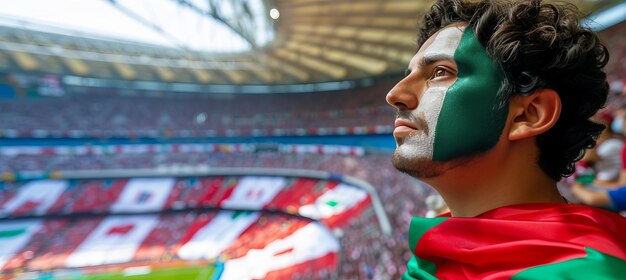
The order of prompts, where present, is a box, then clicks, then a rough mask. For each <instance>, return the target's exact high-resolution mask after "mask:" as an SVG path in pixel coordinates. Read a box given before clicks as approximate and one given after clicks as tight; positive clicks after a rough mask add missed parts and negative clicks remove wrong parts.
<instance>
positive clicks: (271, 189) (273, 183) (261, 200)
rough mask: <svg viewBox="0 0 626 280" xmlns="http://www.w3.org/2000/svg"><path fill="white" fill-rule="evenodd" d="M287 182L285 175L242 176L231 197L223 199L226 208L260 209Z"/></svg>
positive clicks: (223, 205)
mask: <svg viewBox="0 0 626 280" xmlns="http://www.w3.org/2000/svg"><path fill="white" fill-rule="evenodd" d="M286 184H287V179H285V178H283V177H256V176H248V177H244V178H242V179H241V180H240V181H239V183H238V184H237V186H235V189H234V190H233V192H232V194H231V195H230V197H228V198H226V199H225V200H224V201H222V204H221V206H222V207H224V208H235V209H248V210H259V209H263V207H264V206H265V205H266V204H268V203H269V202H270V201H271V200H272V199H273V198H274V197H275V196H276V194H277V193H278V192H280V191H281V190H282V189H283V188H284V187H285V185H286Z"/></svg>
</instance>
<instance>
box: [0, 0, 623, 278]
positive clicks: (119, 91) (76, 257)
mask: <svg viewBox="0 0 626 280" xmlns="http://www.w3.org/2000/svg"><path fill="white" fill-rule="evenodd" d="M15 2H17V1H8V0H0V3H1V4H0V5H1V7H3V9H2V11H0V175H1V177H0V279H215V280H217V279H400V278H401V277H402V275H403V274H404V273H405V271H406V263H407V261H409V259H410V258H411V256H412V254H411V249H410V248H409V244H408V243H407V240H408V234H409V224H410V222H411V217H412V216H425V215H426V214H427V212H430V211H433V210H435V209H433V208H432V203H430V202H428V199H427V198H429V197H432V196H434V195H436V192H435V191H434V190H433V189H432V188H431V187H430V186H428V185H427V184H425V183H423V182H420V181H418V180H416V179H413V178H412V177H410V176H408V175H405V174H402V173H400V172H399V171H397V170H396V169H395V168H394V167H393V165H392V163H391V159H390V158H391V153H392V151H393V149H394V148H395V147H396V143H395V141H394V138H393V136H392V131H393V130H394V124H393V121H394V116H395V113H396V112H395V110H394V109H393V108H392V107H391V106H389V105H388V104H387V103H386V101H385V95H386V94H387V92H388V91H389V90H390V89H391V88H392V87H393V86H394V85H395V84H396V83H397V82H398V81H399V80H400V79H402V78H403V77H404V71H405V69H406V65H407V63H408V62H409V61H410V60H411V58H412V57H413V55H414V54H415V52H416V49H415V48H416V42H417V39H416V31H417V28H418V18H419V16H420V15H422V14H423V13H424V12H425V10H427V9H428V8H429V7H430V6H431V5H432V4H433V2H434V1H431V0H429V1H421V0H420V1H417V0H387V1H372V0H341V1H324V0H237V1H219V0H158V1H155V0H152V1H148V0H143V1H136V0H135V1H131V0H90V1H69V0H67V1H38V0H28V1H26V0H24V1H19V2H20V3H19V4H18V3H15ZM568 2H572V3H574V4H576V5H577V6H578V7H579V8H580V9H581V10H582V11H583V12H584V13H585V14H587V15H588V16H587V18H586V22H585V24H589V25H590V26H592V28H593V29H594V30H596V31H598V32H599V35H600V37H601V39H602V40H603V42H604V43H605V45H606V46H607V48H608V49H609V51H610V52H611V58H610V61H609V64H608V65H607V67H606V71H607V73H608V78H609V83H610V85H611V96H610V102H611V103H609V104H608V105H607V107H606V108H607V110H613V111H617V109H618V108H617V105H615V104H618V103H619V102H623V98H624V97H623V95H624V94H625V92H626V91H625V89H626V36H625V35H624V34H626V21H625V20H626V3H624V2H623V1H615V0H577V1H568ZM107 28H108V30H107ZM613 111H612V112H613ZM563 185H564V186H562V187H563V189H562V192H563V195H564V196H567V197H568V198H571V197H572V194H571V193H570V190H569V189H568V188H567V187H566V186H565V183H563ZM572 200H576V198H572Z"/></svg>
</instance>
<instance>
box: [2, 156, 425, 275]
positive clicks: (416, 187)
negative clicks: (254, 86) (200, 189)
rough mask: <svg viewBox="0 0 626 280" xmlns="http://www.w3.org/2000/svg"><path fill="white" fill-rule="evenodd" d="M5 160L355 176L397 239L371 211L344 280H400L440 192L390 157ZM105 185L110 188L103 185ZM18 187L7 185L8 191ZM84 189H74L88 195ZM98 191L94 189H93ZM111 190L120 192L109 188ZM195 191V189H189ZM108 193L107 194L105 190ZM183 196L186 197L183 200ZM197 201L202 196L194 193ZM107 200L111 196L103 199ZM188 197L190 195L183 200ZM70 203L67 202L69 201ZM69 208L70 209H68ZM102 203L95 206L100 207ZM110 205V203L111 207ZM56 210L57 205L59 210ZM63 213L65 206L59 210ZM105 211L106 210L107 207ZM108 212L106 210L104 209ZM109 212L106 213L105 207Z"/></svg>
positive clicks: (358, 222) (352, 231)
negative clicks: (422, 219)
mask: <svg viewBox="0 0 626 280" xmlns="http://www.w3.org/2000/svg"><path fill="white" fill-rule="evenodd" d="M10 159H11V160H10V161H8V162H3V165H2V166H1V167H0V170H5V171H6V170H11V171H13V170H59V169H61V168H62V169H64V170H106V169H120V168H122V169H123V168H175V167H180V168H184V167H185V166H210V167H265V168H267V167H274V168H286V167H288V168H295V169H307V170H323V171H329V172H332V173H341V174H345V175H350V176H354V177H356V178H359V179H362V180H365V181H367V182H369V183H370V184H372V185H373V186H374V187H375V188H376V191H377V192H378V195H379V196H380V199H381V201H382V203H383V207H384V209H385V212H386V213H387V215H388V216H389V219H390V222H391V228H392V229H393V231H392V233H391V235H388V236H387V235H383V234H382V233H381V232H380V230H379V226H378V222H377V220H376V217H375V215H374V213H373V211H372V210H371V209H370V210H368V211H366V212H365V213H363V214H362V215H359V216H358V217H355V218H354V220H351V221H349V223H348V225H345V226H343V227H341V231H342V234H341V236H342V237H341V244H342V249H343V250H342V258H341V265H340V276H341V277H340V279H372V278H373V277H376V279H398V278H400V277H401V275H402V274H403V273H404V271H405V263H406V262H407V261H408V260H409V258H410V256H411V253H410V250H409V248H408V243H407V240H408V239H407V238H408V237H407V234H408V228H409V223H410V219H411V217H412V216H413V215H418V216H424V215H426V212H427V211H428V210H429V209H428V207H427V205H426V202H425V201H426V197H428V196H430V195H432V194H434V191H433V190H432V189H431V188H430V187H429V186H427V185H425V184H423V183H421V182H419V181H417V180H415V179H412V178H411V177H409V176H406V175H404V174H401V173H399V172H398V171H396V170H395V168H394V167H393V166H392V165H391V161H390V155H389V154H388V153H380V154H376V153H369V154H368V155H366V156H344V155H320V154H289V153H278V152H256V153H253V152H238V153H219V152H216V153H209V154H199V153H180V154H173V153H163V154H148V155H142V154H130V155H84V156H62V155H57V156H27V155H24V156H18V157H15V158H10ZM101 183H102V184H100V185H101V187H102V188H105V186H106V185H107V184H106V183H105V182H104V181H103V182H101ZM12 186H13V184H10V183H6V184H4V186H3V187H4V188H5V191H9V189H11V188H13V187H12ZM83 187H84V188H77V186H74V187H72V188H73V189H76V190H80V192H81V193H82V192H83V191H84V192H88V190H87V189H88V187H89V186H83ZM92 187H93V186H92ZM106 190H107V191H116V188H114V186H107V187H106ZM189 192H190V193H191V191H189ZM101 193H102V194H104V193H106V192H105V190H104V189H103V190H102V191H101ZM182 196H183V194H181V197H182ZM190 196H191V197H194V196H196V195H195V194H191V195H190ZM103 197H105V196H104V195H103ZM185 199H187V196H185V197H184V198H183V200H185ZM65 204H67V203H65ZM65 204H64V205H65ZM100 204H102V203H99V202H98V203H97V202H94V205H100ZM105 206H106V205H105ZM55 207H56V206H55ZM58 207H59V209H58V210H61V209H63V207H61V206H58ZM101 208H102V207H101ZM104 208H106V207H104ZM104 208H103V209H104Z"/></svg>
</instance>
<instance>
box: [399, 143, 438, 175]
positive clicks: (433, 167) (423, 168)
mask: <svg viewBox="0 0 626 280" xmlns="http://www.w3.org/2000/svg"><path fill="white" fill-rule="evenodd" d="M391 162H392V164H393V166H394V167H395V168H396V169H397V170H398V171H400V172H402V173H405V174H408V175H409V176H411V177H414V178H416V179H428V178H434V177H438V176H440V175H442V174H443V173H445V172H446V171H447V170H448V169H449V167H448V165H447V164H445V163H440V162H435V161H433V160H432V159H428V158H425V157H407V156H406V155H404V154H403V153H401V152H399V151H398V149H396V150H395V151H394V152H393V155H392V157H391Z"/></svg>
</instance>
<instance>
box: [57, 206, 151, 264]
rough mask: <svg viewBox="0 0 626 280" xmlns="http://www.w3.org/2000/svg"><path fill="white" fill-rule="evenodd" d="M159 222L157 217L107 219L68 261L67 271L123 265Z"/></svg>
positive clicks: (66, 262) (130, 258)
mask: <svg viewBox="0 0 626 280" xmlns="http://www.w3.org/2000/svg"><path fill="white" fill-rule="evenodd" d="M158 222H159V220H158V217H157V216H156V215H139V216H126V217H108V218H106V219H104V220H103V221H102V222H101V223H100V224H99V225H98V226H97V227H96V229H94V230H93V231H92V232H91V233H90V234H89V236H88V237H87V238H86V239H85V240H84V241H83V243H81V244H80V245H79V246H78V248H76V250H74V252H72V254H71V255H70V256H69V257H68V258H67V260H66V261H65V265H66V266H68V267H81V266H93V265H103V264H112V263H124V262H128V261H130V260H132V258H133V256H134V255H135V252H136V251H137V249H138V248H139V246H140V245H141V243H142V242H143V240H144V239H145V238H146V237H147V236H148V234H149V233H150V231H152V229H153V228H154V227H155V225H156V224H157V223H158Z"/></svg>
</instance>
